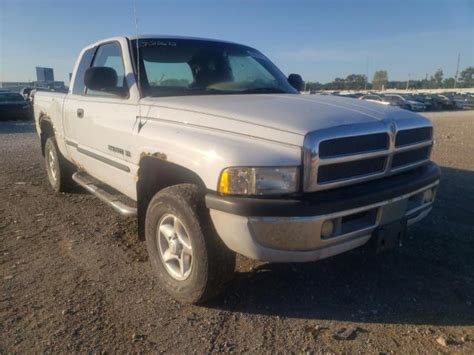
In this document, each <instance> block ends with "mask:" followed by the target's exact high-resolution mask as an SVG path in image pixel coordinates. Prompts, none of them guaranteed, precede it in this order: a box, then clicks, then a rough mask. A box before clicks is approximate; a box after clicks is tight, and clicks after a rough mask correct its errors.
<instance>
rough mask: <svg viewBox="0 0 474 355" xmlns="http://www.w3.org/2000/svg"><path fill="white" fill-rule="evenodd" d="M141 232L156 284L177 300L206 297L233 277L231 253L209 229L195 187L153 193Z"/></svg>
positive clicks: (202, 200) (204, 209) (201, 200)
mask: <svg viewBox="0 0 474 355" xmlns="http://www.w3.org/2000/svg"><path fill="white" fill-rule="evenodd" d="M145 236H146V243H147V249H148V254H149V256H150V261H151V264H152V267H153V269H154V271H155V273H156V275H157V276H158V279H159V281H160V283H161V284H162V286H163V287H164V288H165V290H166V291H167V292H168V293H169V294H170V295H171V296H173V297H174V298H175V299H177V300H178V301H180V302H183V303H201V302H204V301H206V300H209V299H210V298H212V297H215V296H217V295H218V294H219V293H220V292H222V291H223V290H224V288H225V286H226V284H227V282H228V281H229V280H230V279H231V278H232V276H233V273H234V267H235V254H234V252H232V251H231V250H229V249H228V248H227V247H226V246H225V245H224V244H223V242H222V241H221V240H220V238H219V236H218V235H217V233H216V232H215V230H214V227H213V225H212V222H211V221H210V217H209V213H208V211H207V209H206V207H205V205H204V199H203V198H202V194H201V193H200V191H199V188H198V187H197V186H196V185H191V184H182V185H176V186H172V187H168V188H166V189H164V190H162V191H160V192H158V193H157V194H156V195H155V196H154V197H153V199H152V200H151V202H150V204H149V206H148V209H147V214H146V227H145Z"/></svg>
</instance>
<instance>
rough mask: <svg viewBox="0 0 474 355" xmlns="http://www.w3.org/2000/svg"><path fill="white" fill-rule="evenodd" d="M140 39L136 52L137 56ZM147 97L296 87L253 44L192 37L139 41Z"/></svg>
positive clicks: (286, 90)
mask: <svg viewBox="0 0 474 355" xmlns="http://www.w3.org/2000/svg"><path fill="white" fill-rule="evenodd" d="M136 45H137V43H136V41H132V52H133V53H134V55H136V50H134V49H135V48H136ZM139 53H140V81H141V83H140V87H141V89H142V93H143V94H144V96H182V95H205V94H214V95H216V94H217V95H219V94H221V95H225V94H258V93H291V94H296V93H298V91H296V89H294V88H293V87H292V86H291V85H290V84H289V83H288V80H287V78H286V77H285V75H283V73H282V72H281V71H280V70H279V69H278V68H277V67H276V66H275V65H274V64H273V63H272V62H270V60H268V59H267V58H266V57H265V56H264V55H263V54H261V53H260V52H258V51H257V50H255V49H252V48H250V47H246V46H242V45H237V44H231V43H223V42H217V41H204V40H191V39H172V40H168V39H166V40H160V39H140V40H139Z"/></svg>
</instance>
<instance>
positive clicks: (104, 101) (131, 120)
mask: <svg viewBox="0 0 474 355" xmlns="http://www.w3.org/2000/svg"><path fill="white" fill-rule="evenodd" d="M127 50H128V47H127V43H120V42H119V41H112V42H108V43H103V44H101V45H99V46H98V47H97V49H96V51H95V54H94V58H93V60H92V63H91V66H92V67H109V68H112V69H114V70H115V71H116V73H117V77H118V80H117V84H116V88H115V89H114V90H113V93H111V92H102V91H94V90H89V89H87V88H86V89H85V91H84V95H83V96H82V97H81V98H80V99H79V100H78V101H77V112H76V113H77V117H76V121H77V122H78V123H77V124H78V125H80V128H78V130H77V151H78V155H79V159H80V164H81V166H82V167H83V169H84V170H86V171H87V172H88V173H89V174H90V175H92V176H94V177H96V178H97V179H99V180H101V181H104V182H105V183H107V184H108V185H111V186H112V187H114V188H116V189H117V190H119V191H121V192H122V193H125V194H126V195H128V196H130V197H132V198H133V197H134V196H135V195H136V188H135V180H134V176H135V174H136V170H137V168H136V166H135V165H134V164H133V163H132V156H131V146H130V144H131V141H132V139H133V127H134V125H135V124H136V117H137V110H138V106H137V102H136V100H131V98H130V93H129V81H128V80H127V76H130V75H133V72H132V71H131V68H128V69H126V67H125V61H124V58H123V53H124V52H126V51H127Z"/></svg>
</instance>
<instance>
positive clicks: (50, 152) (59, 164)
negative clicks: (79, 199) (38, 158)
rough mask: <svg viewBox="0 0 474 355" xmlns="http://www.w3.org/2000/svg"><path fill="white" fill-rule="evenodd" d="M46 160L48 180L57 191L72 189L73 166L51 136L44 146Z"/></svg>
mask: <svg viewBox="0 0 474 355" xmlns="http://www.w3.org/2000/svg"><path fill="white" fill-rule="evenodd" d="M44 160H45V163H46V172H47V173H48V180H49V183H50V185H51V187H52V188H53V190H54V191H55V192H67V191H70V190H71V188H72V186H73V180H72V173H73V171H74V169H73V166H72V164H71V163H69V162H68V161H67V160H66V159H65V158H64V157H63V156H62V155H61V152H60V151H59V149H58V146H57V145H56V140H55V139H54V138H53V137H49V138H48V139H47V140H46V144H45V146H44Z"/></svg>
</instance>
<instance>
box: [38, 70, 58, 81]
mask: <svg viewBox="0 0 474 355" xmlns="http://www.w3.org/2000/svg"><path fill="white" fill-rule="evenodd" d="M36 80H37V81H39V82H40V83H49V82H51V81H54V71H53V68H43V67H36Z"/></svg>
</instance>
